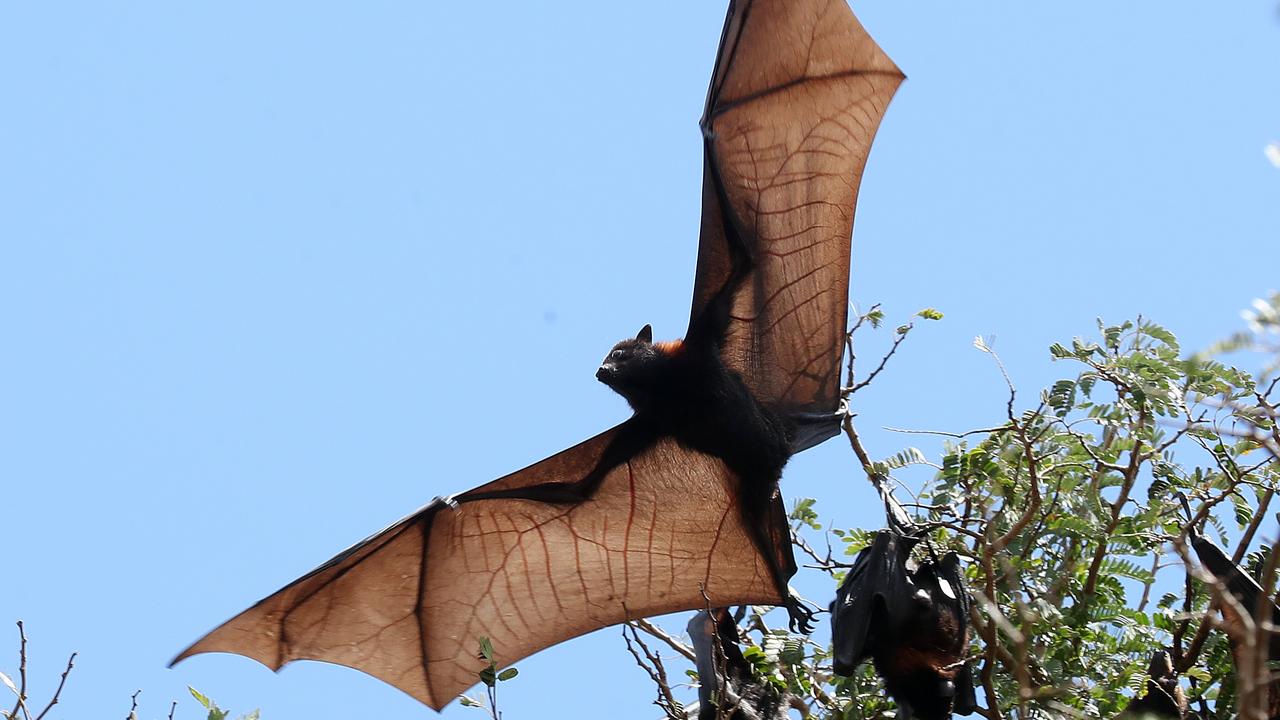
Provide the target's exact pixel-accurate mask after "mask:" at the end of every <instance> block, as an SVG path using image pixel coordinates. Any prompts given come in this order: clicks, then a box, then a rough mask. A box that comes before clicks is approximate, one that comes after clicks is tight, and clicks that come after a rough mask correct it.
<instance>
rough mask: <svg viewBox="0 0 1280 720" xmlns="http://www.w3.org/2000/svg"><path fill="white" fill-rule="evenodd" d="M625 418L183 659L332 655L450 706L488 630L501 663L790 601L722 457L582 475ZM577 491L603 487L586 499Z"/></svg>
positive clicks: (341, 561) (289, 591) (293, 592)
mask: <svg viewBox="0 0 1280 720" xmlns="http://www.w3.org/2000/svg"><path fill="white" fill-rule="evenodd" d="M626 427H627V426H626V424H625V423H624V424H623V425H622V426H619V427H617V428H614V429H613V430H610V431H608V432H606V433H603V434H601V435H598V436H596V437H594V438H592V439H590V440H587V441H586V442H584V443H582V444H580V445H577V446H575V447H573V448H570V449H568V450H565V451H564V452H561V453H559V454H557V455H553V456H552V457H549V458H547V459H546V460H543V461H541V462H539V463H537V464H535V465H532V466H530V467H528V468H525V469H524V470H521V471H519V472H516V473H513V474H511V475H508V476H506V477H504V478H501V479H499V480H495V481H493V482H491V483H489V484H487V485H483V486H481V487H479V488H476V489H475V490H472V491H469V492H467V493H463V494H462V495H459V496H456V497H455V498H453V499H452V500H451V501H436V502H433V503H431V504H430V505H428V506H427V507H425V508H423V509H422V510H420V511H418V512H417V513H415V514H413V515H411V516H409V517H407V518H405V519H404V520H401V521H400V522H398V523H396V524H395V525H392V526H391V527H389V528H387V529H386V530H383V531H382V532H380V533H378V534H377V535H374V536H373V537H371V538H369V539H367V540H365V541H363V542H361V543H359V544H358V545H356V546H354V547H352V548H350V549H349V550H347V551H345V552H343V553H341V554H340V555H338V556H337V557H335V558H334V559H332V560H330V561H329V562H327V563H325V564H324V565H322V566H320V567H319V568H317V569H316V570H314V571H312V572H311V573H309V574H308V575H306V576H305V577H302V578H301V579H299V580H297V581H295V582H293V583H291V584H289V585H288V586H287V587H285V588H283V589H282V590H280V591H279V592H277V593H275V594H274V595H271V596H270V597H268V598H266V599H265V600H263V601H261V602H259V603H258V604H257V605H255V606H253V607H252V608H250V609H248V610H246V611H245V612H243V613H241V614H240V615H238V616H236V617H235V618H232V619H231V620H229V621H228V622H227V623H225V624H224V625H222V626H221V627H219V628H217V629H215V630H214V631H213V632H211V633H209V634H208V635H206V636H205V637H204V638H202V639H201V640H199V641H198V642H196V643H195V644H194V645H192V646H191V647H190V648H188V649H186V650H184V651H183V652H182V653H181V654H180V655H178V657H177V658H175V659H174V662H178V661H179V660H182V659H184V658H186V657H188V656H191V655H195V654H197V653H203V652H231V653H238V654H240V655H245V656H248V657H251V658H253V659H255V660H258V661H259V662H261V663H263V664H264V665H266V666H267V667H270V668H272V669H276V670H278V669H279V668H280V667H281V666H283V665H285V664H286V663H289V662H290V661H293V660H301V659H309V660H323V661H327V662H332V663H337V664H339V665H346V666H348V667H352V668H355V669H357V670H361V671H363V672H366V673H368V674H370V675H373V676H374V677H377V678H379V679H381V680H385V681H386V682H388V683H390V684H392V685H394V686H396V687H398V688H400V689H401V690H403V691H405V692H406V693H408V694H409V695H412V696H413V697H415V698H417V699H418V700H421V701H422V702H424V703H426V704H427V705H429V706H431V707H433V708H435V709H437V710H438V709H440V708H442V707H444V706H445V705H446V704H447V703H448V702H449V701H451V700H452V699H453V698H454V697H456V696H457V695H458V694H459V693H461V692H462V691H464V690H466V689H467V688H468V687H470V686H471V685H473V684H475V683H476V682H477V680H478V679H479V678H478V673H479V671H480V670H481V669H482V668H483V667H484V663H482V662H481V661H479V660H478V659H477V652H478V648H479V639H480V637H481V636H484V637H488V638H490V640H491V641H492V643H493V647H494V653H495V656H496V660H497V662H498V664H499V665H500V666H501V665H507V664H510V663H513V662H516V661H518V660H520V659H522V658H524V657H526V656H528V655H530V654H532V653H534V652H537V651H538V650H541V649H543V648H545V647H548V646H550V645H554V644H555V643H558V642H561V641H563V640H567V639H569V638H572V637H576V636H578V635H582V634H584V633H588V632H591V631H592V630H596V629H599V628H602V627H606V626H608V625H613V624H616V623H619V622H623V621H624V620H627V619H628V618H639V617H645V616H650V615H658V614H662V613H669V612H675V611H679V610H689V609H696V608H702V607H705V606H706V605H707V602H708V599H709V601H710V603H711V604H712V605H713V606H727V605H736V604H747V603H751V604H765V605H776V604H781V603H782V602H784V600H785V598H782V597H780V596H779V591H778V589H777V586H776V584H775V583H774V581H773V576H772V575H771V572H770V569H769V566H768V565H767V564H766V561H765V560H764V558H762V557H761V556H760V555H759V553H758V552H757V551H756V549H755V545H753V544H752V540H751V538H750V537H749V536H748V533H747V530H746V528H744V527H743V523H742V519H741V518H742V514H741V512H740V510H739V508H738V505H737V503H738V498H739V497H740V493H739V488H738V487H737V485H738V481H737V479H736V478H735V477H734V476H733V475H732V474H730V473H729V472H728V471H727V470H726V468H725V467H724V464H723V463H722V462H721V461H720V460H718V459H715V458H713V457H710V456H707V455H702V454H700V453H696V452H693V451H690V450H687V449H684V448H682V447H680V446H678V445H677V444H676V443H675V442H674V441H672V440H669V439H661V440H658V441H657V442H656V443H655V444H652V445H651V446H650V447H648V448H647V449H644V450H641V451H640V452H639V453H638V454H635V455H634V456H633V457H631V458H630V459H629V460H624V461H622V462H621V463H620V464H618V465H617V466H616V467H614V468H613V469H612V470H609V471H607V472H604V473H603V474H601V476H600V477H599V481H598V484H596V486H595V487H594V488H583V487H577V486H576V484H577V483H579V482H580V481H581V480H582V479H583V478H587V477H590V476H591V475H592V473H593V471H594V470H595V469H596V468H598V467H601V463H602V460H606V457H605V456H606V455H607V454H608V453H610V452H611V451H610V450H609V448H610V447H611V446H613V447H617V443H618V436H619V434H620V433H623V432H625V428H626ZM623 444H624V445H625V443H623ZM607 464H608V463H607V461H606V465H607ZM579 490H582V491H585V492H586V493H587V494H589V495H590V497H589V498H588V499H585V500H581V499H578V500H574V499H573V497H574V494H575V493H577V492H578V491H579ZM677 499H678V500H677ZM775 532H777V533H785V532H786V528H785V527H782V528H777V529H775ZM785 537H786V536H785V535H783V536H782V537H781V538H778V540H779V543H780V545H779V546H782V547H785V544H783V543H785V540H784V539H785ZM777 560H778V559H775V561H777ZM700 588H701V589H705V592H706V596H707V597H706V598H704V597H703V596H702V593H701V591H700Z"/></svg>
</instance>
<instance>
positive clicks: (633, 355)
mask: <svg viewBox="0 0 1280 720" xmlns="http://www.w3.org/2000/svg"><path fill="white" fill-rule="evenodd" d="M663 357H664V353H663V351H662V350H661V349H660V348H659V347H658V346H657V345H654V344H653V328H651V327H649V326H648V325H645V326H644V327H643V328H641V329H640V332H639V333H638V334H637V335H636V336H635V337H634V338H631V339H629V340H623V341H622V342H620V343H618V344H617V345H614V346H613V349H612V350H610V351H609V354H608V355H605V356H604V361H603V362H601V363H600V369H599V370H596V379H597V380H599V381H600V382H602V383H604V384H605V385H608V386H609V387H610V388H612V389H613V391H614V392H616V393H618V394H619V395H621V396H622V397H624V398H626V399H627V402H628V403H630V404H631V407H632V408H634V409H636V410H639V409H640V408H641V407H643V406H644V405H645V404H646V403H645V401H646V400H647V399H648V398H649V397H651V393H652V391H653V388H654V386H655V383H657V382H659V375H660V374H661V368H660V366H661V364H662V359H663Z"/></svg>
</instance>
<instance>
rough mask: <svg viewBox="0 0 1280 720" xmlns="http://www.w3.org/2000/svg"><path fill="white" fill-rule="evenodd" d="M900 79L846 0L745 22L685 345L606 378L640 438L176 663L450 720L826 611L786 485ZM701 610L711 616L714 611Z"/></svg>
mask: <svg viewBox="0 0 1280 720" xmlns="http://www.w3.org/2000/svg"><path fill="white" fill-rule="evenodd" d="M902 79H903V75H902V73H901V71H899V70H898V68H897V66H895V65H894V64H893V62H892V61H891V60H890V59H889V58H888V56H887V55H885V54H884V52H883V51H881V50H880V48H879V47H878V46H877V45H876V44H875V42H874V41H873V40H872V39H871V37H870V36H869V35H868V34H867V33H866V31H865V30H864V29H863V28H862V25H861V24H860V23H859V22H858V20H857V19H856V18H855V17H854V15H853V13H852V11H851V10H850V9H849V7H848V5H847V4H846V2H845V0H736V1H734V2H731V3H730V6H729V11H728V15H727V17H726V19H725V25H724V31H723V35H722V37H721V41H720V49H719V53H718V55H717V57H716V61H715V69H714V71H713V74H712V77H711V85H710V90H709V92H708V97H707V102H706V107H705V111H704V114H703V117H702V121H701V128H702V136H703V139H704V141H703V147H704V155H705V162H704V179H703V212H702V228H701V234H700V238H699V249H698V261H697V275H696V278H695V280H694V289H693V308H692V311H691V313H690V320H689V327H688V329H687V331H686V334H685V338H684V340H683V341H675V342H665V343H663V342H659V343H655V342H653V338H652V332H651V330H650V329H649V327H648V326H645V328H644V329H643V330H641V331H640V333H639V334H638V335H637V336H636V337H635V338H634V339H631V340H626V341H623V342H621V343H618V345H617V346H616V347H614V348H613V350H612V351H610V352H609V354H608V355H607V356H606V357H605V359H604V362H603V364H602V365H601V366H600V369H599V371H598V372H597V374H596V376H597V378H598V379H599V380H600V381H601V382H603V383H604V384H606V385H608V386H609V387H610V388H612V389H613V390H615V391H617V392H618V393H619V394H621V395H622V396H623V397H624V398H626V400H627V402H628V403H629V404H630V405H631V407H632V409H633V410H634V414H633V415H632V416H631V417H630V418H629V419H628V420H626V421H625V422H623V423H621V424H620V425H617V426H615V427H613V428H612V429H610V430H607V431H605V432H603V433H601V434H600V435H597V436H595V437H593V438H591V439H589V440H587V441H585V442H583V443H581V444H579V445H576V446H574V447H572V448H569V449H568V450H564V451H562V452H560V453H558V454H556V455H552V456H551V457H549V458H547V459H545V460H542V461H541V462H538V463H535V464H534V465H531V466H529V467H527V468H525V469H523V470H520V471H518V472H515V473H512V474H511V475H507V476H506V477H502V478H499V479H497V480H494V481H493V482H490V483H488V484H486V485H482V486H480V487H478V488H475V489H473V490H468V491H466V492H463V493H461V494H458V495H455V496H453V497H450V498H447V499H438V500H436V501H433V502H432V503H430V504H429V505H427V506H426V507H424V508H422V509H421V510H419V511H418V512H416V513H414V514H413V515H411V516H409V517H407V518H405V519H403V520H401V521H399V522H397V523H395V524H394V525H392V526H391V527H389V528H387V529H385V530H383V531H382V532H379V533H378V534H376V535H374V536H372V537H370V538H368V539H366V540H364V541H362V542H360V543H358V544H356V545H355V546H353V547H351V548H349V549H348V550H346V551H344V552H342V553H341V554H339V555H338V556H337V557H335V558H333V559H332V560H330V561H329V562H327V563H325V564H323V565H321V566H320V567H318V568H316V569H315V570H313V571H312V572H310V573H308V574H307V575H305V576H303V577H301V578H299V579H298V580H296V581H294V582H292V583H290V584H289V585H287V586H285V587H284V588H283V589H281V590H280V591H278V592H276V593H275V594H273V595H271V596H269V597H267V598H266V599H264V600H262V601H261V602H259V603H258V604H256V605H254V606H253V607H251V608H249V609H248V610H245V611H244V612H242V613H241V614H239V615H237V616H236V617H234V618H232V619H231V620H229V621H227V622H226V623H225V624H223V625H221V626H220V627H218V628H216V629H215V630H213V632H211V633H209V634H208V635H206V636H205V637H203V638H201V639H200V640H199V641H197V642H196V643H195V644H194V645H192V646H191V647H189V648H187V649H186V650H184V651H183V652H182V653H181V654H179V655H178V656H177V658H175V659H174V662H175V663H176V662H178V661H180V660H182V659H184V658H187V657H189V656H191V655H195V654H197V653H204V652H231V653H238V654H241V655H245V656H248V657H250V658H253V659H255V660H258V661H259V662H262V663H263V664H265V665H266V666H268V667H270V668H272V669H279V668H280V667H282V666H283V665H285V664H286V663H289V662H291V661H293V660H300V659H312V660H323V661H327V662H331V663H337V664H340V665H346V666H349V667H352V668H356V669H359V670H362V671H364V672H366V673H368V674H370V675H373V676H375V677H377V678H380V679H382V680H384V681H386V682H388V683H390V684H392V685H394V686H396V687H397V688H400V689H401V690H403V691H404V692H406V693H408V694H409V695H411V696H413V697H415V698H417V699H418V700H421V701H422V702H423V703H426V704H427V705H429V706H431V707H433V708H435V709H437V710H438V709H440V708H443V707H444V706H445V705H446V704H447V703H448V702H449V701H450V700H452V699H453V698H454V697H456V696H457V695H458V694H459V693H460V692H462V691H463V690H465V689H466V688H468V687H470V686H471V685H473V684H475V682H476V681H477V679H478V675H477V674H478V673H479V671H480V670H481V669H482V668H483V666H484V665H483V663H482V662H481V661H480V660H478V659H477V657H476V648H477V647H478V639H479V638H480V637H482V636H484V637H488V638H489V639H490V641H491V642H492V644H493V650H494V658H495V661H496V662H497V663H498V665H500V666H502V665H508V664H510V663H513V662H515V661H517V660H520V659H522V658H524V657H526V656H528V655H530V654H532V653H534V652H537V651H539V650H541V649H543V648H546V647H548V646H551V645H554V644H556V643H559V642H562V641H564V640H568V639H570V638H573V637H577V636H579V635H582V634H585V633H588V632H591V631H593V630H597V629H599V628H602V627H606V626H608V625H613V624H616V623H620V622H623V621H625V620H627V619H632V618H639V617H645V616H650V615H658V614H662V613H670V612H676V611H680V610H689V609H699V608H704V607H706V606H707V605H708V603H710V605H711V606H712V607H724V606H729V605H739V604H748V603H749V604H759V605H781V606H785V607H787V608H788V610H789V611H790V613H791V618H792V622H793V624H794V625H795V626H797V627H802V628H803V627H806V626H807V625H808V622H809V620H810V619H811V616H812V613H811V611H809V610H808V609H807V608H805V607H804V606H803V605H802V604H801V603H800V602H799V601H798V600H797V599H796V598H794V597H793V596H792V595H791V593H790V591H789V589H788V585H787V581H788V579H789V578H790V577H791V576H792V575H793V574H794V573H795V570H796V565H795V560H794V558H793V557H792V550H791V543H790V534H789V528H788V524H787V519H786V514H785V512H784V509H783V505H782V500H781V497H780V496H779V494H778V479H779V477H780V475H781V473H782V468H783V465H784V464H785V463H786V462H787V459H788V458H789V457H790V456H791V455H792V454H793V453H794V452H798V451H800V450H803V449H805V448H808V447H811V446H813V445H816V444H817V443H819V442H822V441H823V440H825V439H827V438H829V437H831V436H833V435H835V434H836V433H837V432H838V429H839V422H840V419H841V417H842V415H841V410H840V367H841V365H840V358H841V354H842V350H843V344H844V339H845V321H846V310H847V304H848V282H849V243H850V235H851V232H852V227H853V215H854V205H855V200H856V197H857V189H858V185H859V183H860V181H861V178H862V171H863V167H864V165H865V163H866V160H867V154H868V152H869V151H870V148H871V141H872V138H873V136H874V135H875V132H876V128H877V127H878V125H879V123H880V119H881V117H882V116H883V114H884V111H885V108H886V107H887V106H888V104H889V101H890V99H891V98H892V96H893V94H894V92H895V91H896V89H897V87H898V85H899V83H901V81H902ZM704 593H705V596H704Z"/></svg>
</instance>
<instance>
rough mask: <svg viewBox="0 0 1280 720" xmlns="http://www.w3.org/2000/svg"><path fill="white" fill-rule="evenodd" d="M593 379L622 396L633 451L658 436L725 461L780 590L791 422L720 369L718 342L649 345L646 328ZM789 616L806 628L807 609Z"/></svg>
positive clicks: (787, 560) (784, 573)
mask: <svg viewBox="0 0 1280 720" xmlns="http://www.w3.org/2000/svg"><path fill="white" fill-rule="evenodd" d="M596 377H597V378H598V379H599V380H600V381H601V382H603V383H605V384H606V385H608V386H609V387H610V388H612V389H613V390H615V391H616V392H617V393H618V394H620V395H622V396H623V397H624V398H625V399H626V400H627V402H628V403H629V404H630V405H631V407H632V409H633V410H634V411H635V414H634V415H633V416H632V417H631V418H630V419H629V420H627V422H626V423H624V424H623V426H622V427H623V428H624V429H625V431H624V432H622V433H620V436H619V441H618V444H619V445H621V446H623V447H622V449H623V450H624V451H626V452H630V453H634V452H635V451H637V450H638V449H641V448H640V447H639V446H647V445H648V444H651V443H653V442H655V441H656V440H657V439H659V438H662V437H671V438H674V439H675V440H676V441H677V442H678V443H680V444H681V445H682V446H684V447H687V448H689V449H691V450H696V451H698V452H701V453H705V454H707V455H712V456H714V457H717V458H719V459H721V460H722V461H724V463H725V465H726V466H728V468H729V469H730V470H731V471H732V472H733V473H734V475H736V476H737V477H738V478H739V480H740V482H741V485H740V496H739V508H740V510H741V513H742V517H743V520H744V521H745V525H746V527H747V528H750V531H751V535H752V540H753V542H754V543H755V545H756V549H757V550H758V551H759V552H760V553H761V555H762V556H763V557H765V558H766V559H768V560H769V564H770V565H771V567H772V570H773V576H774V577H773V580H774V583H775V584H776V585H777V587H778V590H779V591H780V592H781V593H782V594H783V595H784V596H785V595H789V592H788V590H787V580H789V579H790V578H791V576H792V575H794V574H795V571H796V565H795V559H794V557H793V556H792V553H791V544H790V538H789V536H787V534H786V533H787V530H786V528H787V520H786V516H785V513H784V512H783V510H782V505H781V503H777V502H774V498H775V496H776V495H777V493H778V480H779V479H780V478H781V476H782V469H783V467H784V466H786V464H787V460H789V459H790V457H791V455H792V434H793V427H792V425H791V423H790V422H788V421H787V420H786V419H784V418H782V417H780V416H779V415H777V414H776V413H774V412H773V411H771V410H770V409H769V408H767V407H765V406H764V405H763V404H761V403H760V402H759V401H758V400H757V399H756V398H755V396H754V395H753V394H752V393H751V390H750V389H749V388H748V387H747V386H746V383H744V382H743V381H742V378H741V377H740V376H739V375H738V374H737V373H736V372H733V371H732V370H730V369H728V368H726V367H725V365H724V363H723V362H722V361H721V359H720V354H719V347H718V343H717V342H707V341H702V340H700V339H699V338H697V337H694V338H691V339H690V340H688V341H685V342H674V343H659V344H654V343H653V342H652V334H651V330H650V329H649V326H647V325H646V326H645V327H644V329H642V330H641V331H640V334H639V335H638V336H637V337H636V338H635V339H633V340H624V341H623V342H620V343H618V345H617V346H615V347H614V349H613V350H612V351H611V352H610V353H609V355H608V356H607V357H606V358H605V361H604V363H603V364H602V365H601V367H600V370H599V371H598V372H597V373H596ZM788 609H789V610H790V612H791V616H792V621H793V623H794V624H796V625H797V626H798V627H801V628H804V627H806V626H807V623H808V619H809V613H808V612H807V611H806V610H805V609H803V608H802V607H800V606H799V604H798V603H792V604H791V605H789V606H788Z"/></svg>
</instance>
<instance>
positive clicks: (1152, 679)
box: [1116, 650, 1192, 720]
mask: <svg viewBox="0 0 1280 720" xmlns="http://www.w3.org/2000/svg"><path fill="white" fill-rule="evenodd" d="M1116 717H1117V720H1141V719H1142V718H1147V719H1148V720H1154V719H1157V718H1158V719H1159V720H1186V719H1187V718H1188V717H1192V716H1189V715H1188V714H1187V696H1186V695H1185V694H1184V693H1183V692H1182V687H1181V686H1180V685H1179V684H1178V673H1177V671H1176V670H1174V667H1173V656H1171V655H1170V654H1169V651H1168V650H1157V651H1155V652H1154V653H1152V654H1151V663H1150V664H1149V665H1147V692H1146V694H1145V695H1143V696H1142V697H1141V698H1134V699H1133V700H1132V701H1130V702H1129V704H1128V705H1127V706H1125V709H1124V712H1122V713H1120V714H1119V715H1118V716H1116Z"/></svg>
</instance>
